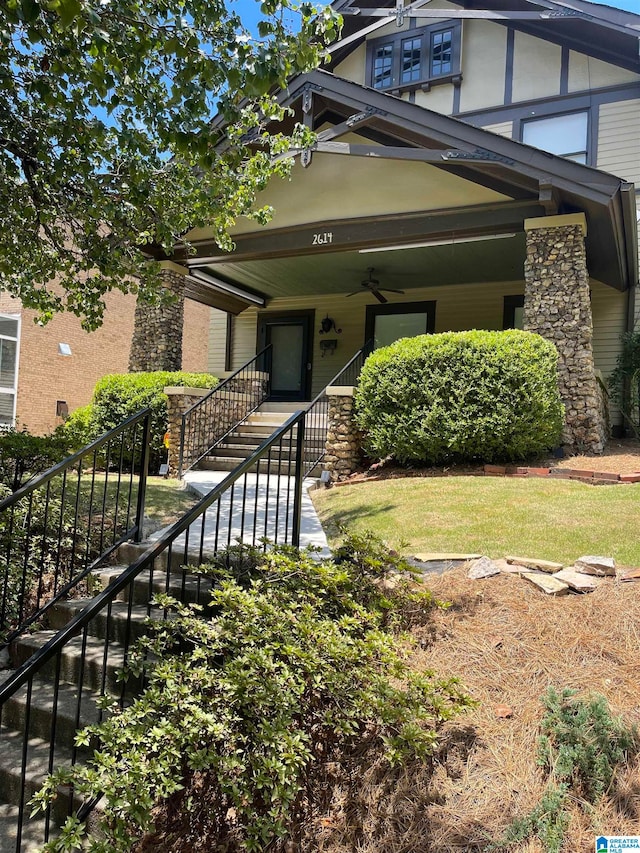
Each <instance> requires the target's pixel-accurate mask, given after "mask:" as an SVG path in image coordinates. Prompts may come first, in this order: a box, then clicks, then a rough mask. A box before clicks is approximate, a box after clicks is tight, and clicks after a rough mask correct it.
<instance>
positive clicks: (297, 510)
mask: <svg viewBox="0 0 640 853" xmlns="http://www.w3.org/2000/svg"><path fill="white" fill-rule="evenodd" d="M304 421H305V414H304V413H303V414H301V416H300V419H299V420H298V435H297V438H296V455H295V466H296V474H295V486H294V490H293V524H292V531H291V544H292V545H293V546H294V547H295V548H299V547H300V526H301V524H302V481H303V479H304Z"/></svg>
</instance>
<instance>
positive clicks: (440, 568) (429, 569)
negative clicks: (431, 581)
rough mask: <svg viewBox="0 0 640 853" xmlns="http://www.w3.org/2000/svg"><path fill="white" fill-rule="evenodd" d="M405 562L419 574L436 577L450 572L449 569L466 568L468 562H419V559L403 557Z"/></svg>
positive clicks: (431, 560)
mask: <svg viewBox="0 0 640 853" xmlns="http://www.w3.org/2000/svg"><path fill="white" fill-rule="evenodd" d="M405 560H406V561H407V563H409V565H410V566H412V567H413V568H414V569H417V570H418V571H419V572H423V573H424V574H436V575H441V574H442V573H443V572H450V571H451V569H457V568H459V566H466V565H467V563H468V562H469V561H468V560H435V559H430V560H421V559H420V558H419V557H405Z"/></svg>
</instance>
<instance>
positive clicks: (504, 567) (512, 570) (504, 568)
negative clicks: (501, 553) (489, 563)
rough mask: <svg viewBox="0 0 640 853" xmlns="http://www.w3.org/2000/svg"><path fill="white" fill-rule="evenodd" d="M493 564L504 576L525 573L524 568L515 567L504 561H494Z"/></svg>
mask: <svg viewBox="0 0 640 853" xmlns="http://www.w3.org/2000/svg"><path fill="white" fill-rule="evenodd" d="M493 562H494V563H495V564H496V566H497V567H498V568H499V569H500V571H501V572H502V573H503V574H505V575H520V574H522V572H525V571H527V569H525V567H524V566H516V565H513V564H511V563H507V561H506V560H504V559H501V560H494V561H493Z"/></svg>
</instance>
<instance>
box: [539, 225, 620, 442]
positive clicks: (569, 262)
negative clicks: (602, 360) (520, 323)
mask: <svg viewBox="0 0 640 853" xmlns="http://www.w3.org/2000/svg"><path fill="white" fill-rule="evenodd" d="M525 232H526V239H527V257H526V260H525V265H524V276H525V300H524V328H525V329H526V330H527V331H529V332H537V333H538V334H539V335H542V337H543V338H546V339H547V340H548V341H551V342H552V343H553V344H555V346H556V348H557V350H558V387H559V389H560V397H561V399H562V402H563V403H564V406H565V429H564V433H563V443H564V444H565V446H567V447H568V448H570V449H571V450H572V451H578V452H588V453H602V451H603V449H604V445H605V443H606V440H607V438H608V435H607V424H606V420H605V418H604V417H603V413H602V405H601V391H600V389H599V387H598V383H597V379H596V373H595V369H594V365H593V347H592V337H593V320H592V315H591V300H590V293H589V274H588V271H587V262H586V250H585V243H584V236H585V233H586V220H585V217H584V214H571V215H567V216H549V217H541V218H539V219H529V220H526V221H525Z"/></svg>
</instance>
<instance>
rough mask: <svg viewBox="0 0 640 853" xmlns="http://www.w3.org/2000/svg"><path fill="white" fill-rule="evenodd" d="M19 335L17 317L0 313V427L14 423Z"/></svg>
mask: <svg viewBox="0 0 640 853" xmlns="http://www.w3.org/2000/svg"><path fill="white" fill-rule="evenodd" d="M19 337H20V320H19V318H18V317H15V316H12V315H10V314H0V429H2V428H3V427H10V426H13V425H14V423H15V418H16V391H17V386H18V340H19Z"/></svg>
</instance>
